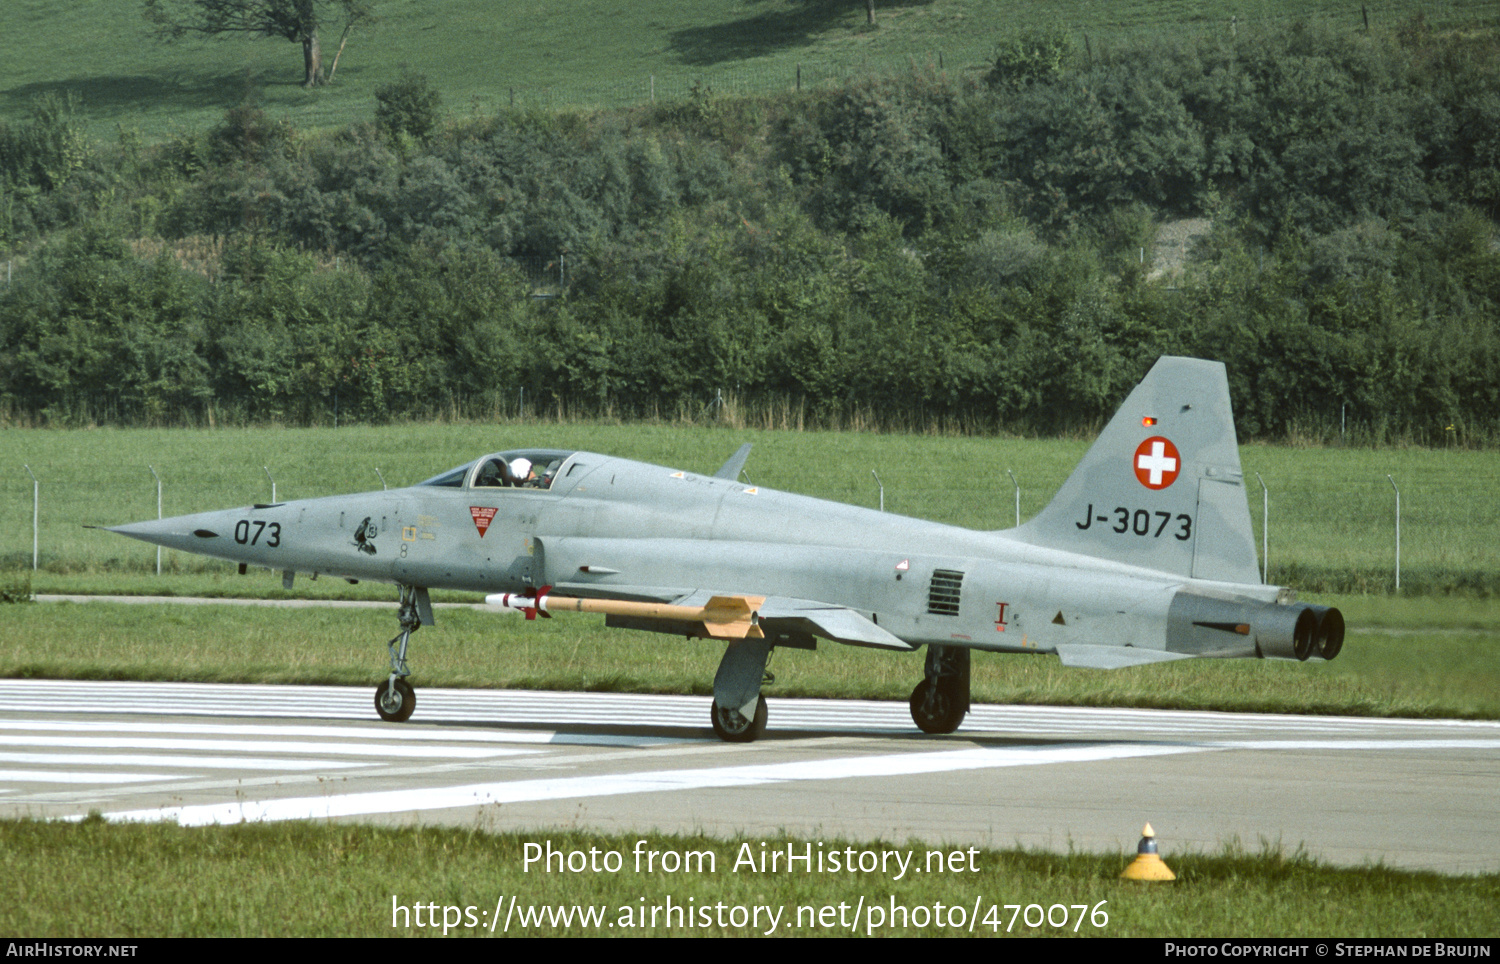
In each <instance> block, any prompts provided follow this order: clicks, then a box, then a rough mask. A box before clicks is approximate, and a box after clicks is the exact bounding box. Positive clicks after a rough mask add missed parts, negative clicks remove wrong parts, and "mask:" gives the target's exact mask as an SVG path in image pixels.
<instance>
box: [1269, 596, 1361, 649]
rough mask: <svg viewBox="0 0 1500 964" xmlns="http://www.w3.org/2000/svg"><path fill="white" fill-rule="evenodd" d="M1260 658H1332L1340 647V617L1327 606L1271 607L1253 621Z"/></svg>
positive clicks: (1341, 644)
mask: <svg viewBox="0 0 1500 964" xmlns="http://www.w3.org/2000/svg"><path fill="white" fill-rule="evenodd" d="M1254 628H1255V642H1256V645H1258V646H1259V647H1260V653H1261V655H1262V656H1265V657H1267V658H1271V659H1298V660H1306V659H1309V658H1311V657H1313V656H1317V657H1319V658H1321V659H1333V658H1334V657H1335V656H1337V655H1338V654H1339V650H1341V649H1343V648H1344V614H1343V613H1341V612H1339V611H1338V610H1337V609H1334V608H1332V607H1329V606H1312V605H1294V606H1273V607H1270V608H1269V609H1268V610H1267V611H1266V612H1264V613H1263V614H1257V615H1256V618H1255V620H1254Z"/></svg>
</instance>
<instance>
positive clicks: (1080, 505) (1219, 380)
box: [1014, 357, 1260, 585]
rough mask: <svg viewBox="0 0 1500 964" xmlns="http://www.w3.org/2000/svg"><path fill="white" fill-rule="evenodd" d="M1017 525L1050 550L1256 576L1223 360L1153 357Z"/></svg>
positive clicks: (1207, 573)
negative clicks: (1049, 494) (1038, 507)
mask: <svg viewBox="0 0 1500 964" xmlns="http://www.w3.org/2000/svg"><path fill="white" fill-rule="evenodd" d="M1014 532H1015V535H1016V537H1017V538H1019V539H1021V540H1023V541H1025V542H1029V543H1032V544H1033V545H1038V546H1046V547H1048V548H1051V549H1061V550H1064V551H1066V552H1075V553H1079V554H1081V555H1086V556H1093V557H1095V558H1099V559H1111V560H1114V561H1117V562H1123V563H1129V564H1131V565H1138V566H1145V567H1147V568H1151V569H1159V570H1161V571H1163V572H1169V573H1173V574H1175V575H1179V576H1186V577H1192V578H1197V579H1210V580H1216V581H1221V582H1234V583H1242V584H1243V583H1248V584H1252V585H1259V584H1260V573H1259V572H1258V570H1257V568H1256V555H1255V537H1254V533H1253V531H1252V530H1251V528H1250V510H1249V504H1248V502H1247V501H1246V498H1245V489H1244V475H1243V473H1242V472H1241V471H1240V453H1239V444H1238V441H1237V440H1236V438H1235V433H1234V416H1233V413H1232V412H1231V410H1230V405H1229V380H1228V378H1226V377H1225V374H1224V366H1223V364H1222V363H1220V362H1211V361H1202V360H1200V359H1196V358H1172V357H1163V358H1161V359H1159V360H1158V361H1157V363H1156V364H1155V365H1153V366H1152V368H1151V371H1149V372H1147V373H1146V377H1145V378H1144V379H1142V381H1141V383H1140V384H1139V385H1137V386H1136V387H1135V390H1134V391H1132V392H1131V393H1130V396H1129V397H1128V398H1126V399H1125V403H1124V404H1123V405H1121V406H1120V409H1119V411H1117V412H1116V413H1115V417H1114V418H1112V419H1110V422H1109V425H1107V426H1106V427H1105V429H1104V431H1103V432H1102V433H1100V435H1099V438H1098V439H1097V440H1096V441H1095V442H1094V444H1093V446H1092V447H1090V448H1089V450H1088V453H1087V454H1086V455H1084V457H1083V461H1081V462H1079V463H1078V467H1077V468H1076V469H1074V470H1073V474H1072V475H1070V476H1069V477H1068V480H1067V481H1066V482H1064V483H1063V486H1062V488H1061V489H1059V490H1058V492H1057V495H1056V496H1055V497H1054V498H1053V499H1052V502H1051V503H1050V504H1049V505H1048V506H1047V508H1045V509H1043V510H1042V512H1041V514H1040V515H1038V516H1036V517H1035V518H1034V519H1031V520H1030V521H1028V522H1027V523H1026V524H1025V525H1022V526H1021V527H1020V528H1018V529H1016V530H1014Z"/></svg>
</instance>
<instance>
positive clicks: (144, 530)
mask: <svg viewBox="0 0 1500 964" xmlns="http://www.w3.org/2000/svg"><path fill="white" fill-rule="evenodd" d="M108 531H110V532H114V533H118V534H119V535H122V536H128V537H130V538H131V539H139V540H141V541H142V542H149V543H151V544H152V545H157V546H166V547H167V548H169V549H186V550H188V551H190V552H202V551H204V549H205V548H206V547H207V546H209V545H211V544H212V543H214V542H215V541H217V540H219V539H221V538H223V535H224V534H223V533H221V532H218V531H216V530H215V529H213V528H209V527H206V524H204V523H203V520H200V519H198V518H197V517H195V516H178V517H177V518H174V519H149V520H147V521H145V522H132V523H129V524H128V525H122V526H109V527H108Z"/></svg>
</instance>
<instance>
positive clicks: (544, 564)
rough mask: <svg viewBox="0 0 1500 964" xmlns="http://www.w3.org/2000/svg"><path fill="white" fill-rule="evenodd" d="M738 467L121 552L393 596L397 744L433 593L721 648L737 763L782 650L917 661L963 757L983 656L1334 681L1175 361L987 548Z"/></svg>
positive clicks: (932, 721)
mask: <svg viewBox="0 0 1500 964" xmlns="http://www.w3.org/2000/svg"><path fill="white" fill-rule="evenodd" d="M749 452H750V446H749V445H745V446H743V447H741V448H740V450H739V451H738V452H736V453H735V454H734V455H733V456H732V457H731V458H730V459H729V460H728V461H727V462H725V463H724V465H723V467H722V468H720V469H719V470H718V471H717V472H715V473H713V474H712V475H700V474H697V473H694V472H684V471H681V470H677V469H671V468H665V467H662V466H656V465H648V464H644V463H641V462H634V461H630V460H628V459H622V458H616V457H613V456H609V455H601V454H598V453H594V452H574V451H563V450H555V449H526V448H522V449H510V450H506V451H501V452H495V453H493V454H489V455H485V456H483V457H482V458H479V459H476V460H474V461H473V462H470V463H468V464H466V465H461V466H458V467H457V468H453V469H450V470H448V471H446V472H443V473H441V474H439V475H435V476H433V477H432V478H430V479H428V480H426V481H425V482H421V483H418V484H417V485H413V486H411V487H409V488H404V489H396V490H390V491H378V492H365V493H361V494H359V495H341V496H331V497H328V498H319V499H308V500H302V501H295V502H279V503H274V504H259V505H253V506H248V507H245V508H239V509H226V510H222V511H218V512H205V513H202V514H198V515H187V516H179V517H177V518H173V519H165V520H152V521H149V522H138V523H135V524H133V525H124V526H119V527H116V528H113V529H112V530H111V531H113V532H118V533H120V534H121V535H126V536H130V537H132V538H136V539H142V540H144V541H146V542H151V543H155V544H157V545H161V546H167V547H170V548H173V549H180V550H184V551H187V552H195V553H200V554H203V555H208V556H215V557H218V558H220V559H227V560H229V561H231V562H238V563H239V564H240V569H241V571H242V572H243V571H244V570H245V568H246V567H248V566H263V567H267V568H271V569H273V570H280V571H281V572H282V578H283V582H284V584H285V585H286V586H288V587H290V586H291V585H292V580H293V578H294V576H295V574H297V573H309V574H314V575H318V574H321V575H326V576H338V577H343V578H345V579H349V580H351V581H352V580H361V579H365V580H376V581H380V582H386V583H393V584H395V585H396V586H398V587H399V606H398V619H399V623H400V632H399V633H398V635H397V636H396V637H395V638H393V639H392V640H390V642H389V643H388V644H387V647H388V650H389V654H390V670H389V673H388V674H387V675H386V678H385V680H384V681H383V682H381V683H380V684H379V686H378V687H377V688H376V691H375V709H376V712H377V713H378V714H379V715H380V717H381V718H382V719H385V720H388V721H398V722H399V721H404V720H406V719H408V718H409V717H410V716H411V715H412V711H413V709H414V708H415V706H416V696H415V693H414V691H413V689H412V686H411V684H410V683H409V682H408V677H409V676H410V669H409V666H408V663H407V656H408V647H409V644H410V641H411V636H412V633H413V632H415V631H416V630H417V629H418V628H419V627H421V626H430V625H432V624H433V622H434V620H433V613H432V605H431V602H430V601H429V598H428V593H429V590H432V589H439V588H441V589H450V590H466V591H471V592H482V593H485V594H486V602H487V603H489V604H490V605H491V606H493V607H495V608H496V609H497V610H517V611H520V612H523V613H525V615H526V617H527V618H529V619H535V618H537V617H539V616H541V617H546V616H550V615H551V614H552V613H555V612H558V611H570V612H573V611H578V612H592V613H602V614H604V617H605V624H606V625H607V626H614V627H624V628H630V629H638V630H649V631H654V632H661V633H670V634H673V635H679V636H688V637H698V638H704V639H713V640H722V641H724V642H725V643H726V645H725V650H724V656H723V659H722V661H721V662H720V664H719V668H718V672H717V673H716V674H715V676H714V699H713V706H712V711H711V714H710V719H711V722H712V724H713V728H714V731H715V732H716V733H717V734H718V735H719V736H720V737H722V738H723V739H725V740H730V741H737V742H744V741H750V740H754V739H756V738H757V737H759V736H760V735H761V734H762V733H763V732H764V730H765V727H766V700H765V697H764V696H763V695H762V694H761V688H762V683H763V682H764V679H765V668H766V661H767V658H768V657H769V655H770V653H771V650H772V649H774V648H775V647H778V646H780V647H792V648H799V649H815V648H816V646H817V644H818V643H819V641H825V640H826V641H832V642H836V643H844V644H848V645H852V646H868V647H875V648H882V649H890V650H897V651H903V652H910V651H914V650H917V649H920V648H922V647H926V654H925V661H924V676H923V679H922V680H921V681H920V682H918V683H917V685H916V688H915V689H914V690H913V691H912V694H911V700H910V703H911V715H912V719H913V721H914V722H915V723H916V725H917V726H918V727H919V728H920V729H922V730H923V731H925V732H927V733H951V732H953V731H954V730H956V729H957V728H958V726H959V725H960V724H961V723H962V721H963V719H964V716H965V714H966V713H967V712H968V709H969V666H970V653H971V652H972V651H973V650H984V651H988V652H995V653H1029V654H1039V653H1040V654H1055V655H1056V656H1058V657H1059V658H1060V659H1061V661H1062V663H1063V664H1064V665H1067V666H1085V667H1095V668H1104V669H1114V668H1120V667H1126V666H1133V665H1137V664H1143V663H1157V662H1163V661H1167V660H1178V659H1187V658H1192V657H1257V658H1272V659H1297V660H1306V659H1308V658H1309V657H1317V658H1320V659H1325V660H1327V659H1333V658H1334V657H1335V656H1336V655H1338V652H1339V649H1340V648H1341V647H1342V645H1343V638H1344V619H1343V616H1342V615H1341V614H1340V613H1339V611H1338V610H1337V609H1333V608H1328V607H1324V606H1316V605H1307V604H1303V603H1298V602H1296V601H1295V593H1293V592H1292V591H1291V590H1288V589H1285V588H1281V587H1277V586H1268V585H1265V584H1263V583H1262V581H1261V578H1260V575H1259V572H1258V570H1257V565H1256V553H1255V543H1254V538H1253V535H1252V531H1251V526H1250V514H1249V507H1248V504H1247V500H1246V496H1245V491H1244V477H1243V474H1242V472H1241V470H1240V459H1239V447H1238V444H1237V441H1236V438H1235V430H1234V421H1233V417H1232V413H1231V411H1230V402H1229V385H1228V380H1227V378H1226V376H1225V371H1224V366H1223V365H1222V364H1220V363H1218V362H1210V361H1202V360H1198V359H1191V358H1171V357H1165V358H1162V359H1160V360H1158V361H1157V363H1156V364H1155V366H1154V367H1153V368H1152V369H1151V371H1150V372H1149V373H1148V374H1147V375H1146V377H1145V379H1144V380H1143V381H1142V382H1141V383H1140V384H1139V385H1138V386H1137V387H1136V388H1135V389H1134V391H1132V392H1131V393H1130V395H1129V397H1128V398H1126V400H1125V402H1124V404H1123V405H1122V406H1121V407H1120V410H1119V411H1118V412H1117V413H1116V414H1115V416H1114V418H1113V419H1112V420H1111V421H1110V422H1109V424H1108V425H1107V426H1106V427H1105V429H1104V431H1103V432H1102V433H1101V434H1100V435H1099V438H1098V439H1097V440H1096V441H1095V442H1094V444H1093V446H1092V447H1091V448H1090V449H1089V450H1088V452H1087V454H1086V455H1085V456H1084V457H1083V460H1082V461H1081V462H1080V463H1079V465H1078V467H1077V468H1076V469H1075V470H1074V472H1073V474H1072V475H1071V476H1070V477H1069V478H1068V479H1067V481H1066V482H1065V483H1064V484H1063V486H1062V488H1061V489H1060V490H1059V491H1058V493H1057V495H1056V497H1055V498H1054V499H1053V500H1052V502H1051V503H1050V504H1049V505H1048V506H1047V507H1046V508H1045V509H1044V510H1042V512H1041V513H1040V514H1039V515H1037V516H1036V517H1035V518H1033V519H1031V520H1030V521H1028V522H1026V523H1025V524H1024V525H1020V526H1017V527H1016V528H1014V529H1006V530H1002V531H992V532H986V531H976V530H971V529H965V528H960V527H957V526H951V525H942V524H939V523H935V522H926V521H922V520H920V519H913V518H907V517H902V516H899V515H894V514H889V513H884V512H879V511H876V510H873V509H867V508H859V507H856V506H850V505H843V504H839V503H834V502H827V501H823V500H820V499H814V498H810V497H807V496H802V495H795V494H791V493H787V492H779V491H773V490H771V489H768V488H765V487H762V486H757V485H752V484H748V483H746V482H744V481H741V475H742V469H743V467H744V464H745V460H746V458H747V457H748V455H749Z"/></svg>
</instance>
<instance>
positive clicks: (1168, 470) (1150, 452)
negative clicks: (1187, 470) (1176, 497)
mask: <svg viewBox="0 0 1500 964" xmlns="http://www.w3.org/2000/svg"><path fill="white" fill-rule="evenodd" d="M1134 465H1135V477H1136V478H1137V479H1139V480H1140V483H1141V485H1144V486H1145V487H1146V488H1148V489H1165V488H1166V487H1167V486H1169V485H1171V484H1172V483H1173V482H1176V481H1177V473H1178V472H1180V471H1181V470H1182V456H1180V455H1179V454H1178V453H1177V446H1175V445H1173V444H1172V442H1171V440H1170V439H1166V438H1163V437H1161V436H1160V435H1153V436H1151V437H1150V438H1148V439H1146V441H1144V442H1142V443H1141V444H1140V445H1139V446H1137V447H1136V450H1135V462H1134Z"/></svg>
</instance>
